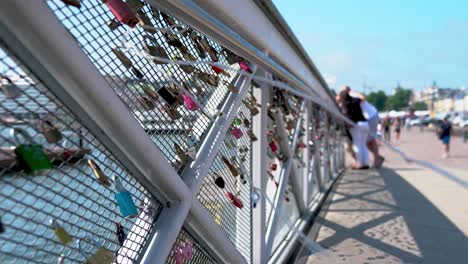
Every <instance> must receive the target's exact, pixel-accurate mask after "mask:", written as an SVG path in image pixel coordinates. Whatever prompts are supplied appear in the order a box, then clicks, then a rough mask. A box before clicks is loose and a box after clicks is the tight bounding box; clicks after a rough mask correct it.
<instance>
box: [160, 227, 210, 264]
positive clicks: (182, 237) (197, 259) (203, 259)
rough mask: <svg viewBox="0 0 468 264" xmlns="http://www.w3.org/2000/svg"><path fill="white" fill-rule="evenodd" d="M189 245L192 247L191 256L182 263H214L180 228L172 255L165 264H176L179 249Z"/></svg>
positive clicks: (192, 238) (195, 241) (194, 240)
mask: <svg viewBox="0 0 468 264" xmlns="http://www.w3.org/2000/svg"><path fill="white" fill-rule="evenodd" d="M187 244H188V245H190V246H191V247H192V256H191V257H190V258H188V259H185V261H184V262H183V263H185V264H210V263H213V264H214V263H216V261H215V260H214V259H213V258H212V257H211V256H210V255H209V254H208V252H207V251H206V250H205V249H204V248H203V247H202V246H201V245H200V243H198V242H197V240H196V239H195V238H194V237H193V236H191V235H190V234H189V232H187V231H186V230H185V228H182V230H181V232H180V233H179V236H178V237H177V240H176V242H175V243H174V246H173V250H172V254H171V255H170V256H169V257H168V258H167V259H166V264H175V263H177V262H176V256H175V255H176V253H177V251H178V250H179V249H180V248H183V247H185V245H187Z"/></svg>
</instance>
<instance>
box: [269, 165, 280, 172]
mask: <svg viewBox="0 0 468 264" xmlns="http://www.w3.org/2000/svg"><path fill="white" fill-rule="evenodd" d="M270 169H271V170H272V171H276V170H277V169H278V164H276V163H273V164H271V166H270Z"/></svg>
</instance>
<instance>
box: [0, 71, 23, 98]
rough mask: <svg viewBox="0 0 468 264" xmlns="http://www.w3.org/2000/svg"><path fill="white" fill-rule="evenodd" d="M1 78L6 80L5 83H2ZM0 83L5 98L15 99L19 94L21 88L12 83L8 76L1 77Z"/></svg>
mask: <svg viewBox="0 0 468 264" xmlns="http://www.w3.org/2000/svg"><path fill="white" fill-rule="evenodd" d="M3 80H5V81H7V83H4V82H3ZM1 81H2V83H1V85H0V88H1V89H2V91H3V94H4V95H5V97H6V98H8V99H15V98H17V97H19V96H20V95H21V90H20V89H19V88H18V86H16V84H14V83H13V82H12V81H11V79H10V78H8V77H6V76H2V77H1Z"/></svg>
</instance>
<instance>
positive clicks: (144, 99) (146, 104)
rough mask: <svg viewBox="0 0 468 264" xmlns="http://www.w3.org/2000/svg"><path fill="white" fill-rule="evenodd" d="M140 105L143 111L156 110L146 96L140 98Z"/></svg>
mask: <svg viewBox="0 0 468 264" xmlns="http://www.w3.org/2000/svg"><path fill="white" fill-rule="evenodd" d="M140 102H141V105H142V106H143V108H144V109H145V111H151V110H153V109H154V108H156V105H155V104H154V103H153V101H152V100H151V99H150V98H149V97H147V96H142V97H141V99H140Z"/></svg>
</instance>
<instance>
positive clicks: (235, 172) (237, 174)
mask: <svg viewBox="0 0 468 264" xmlns="http://www.w3.org/2000/svg"><path fill="white" fill-rule="evenodd" d="M221 160H222V161H223V162H224V164H225V165H226V167H228V169H229V171H230V172H231V174H232V176H234V177H237V176H239V171H238V170H237V169H236V168H235V167H234V166H233V165H232V164H231V162H229V160H228V159H227V158H226V157H224V156H221Z"/></svg>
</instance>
